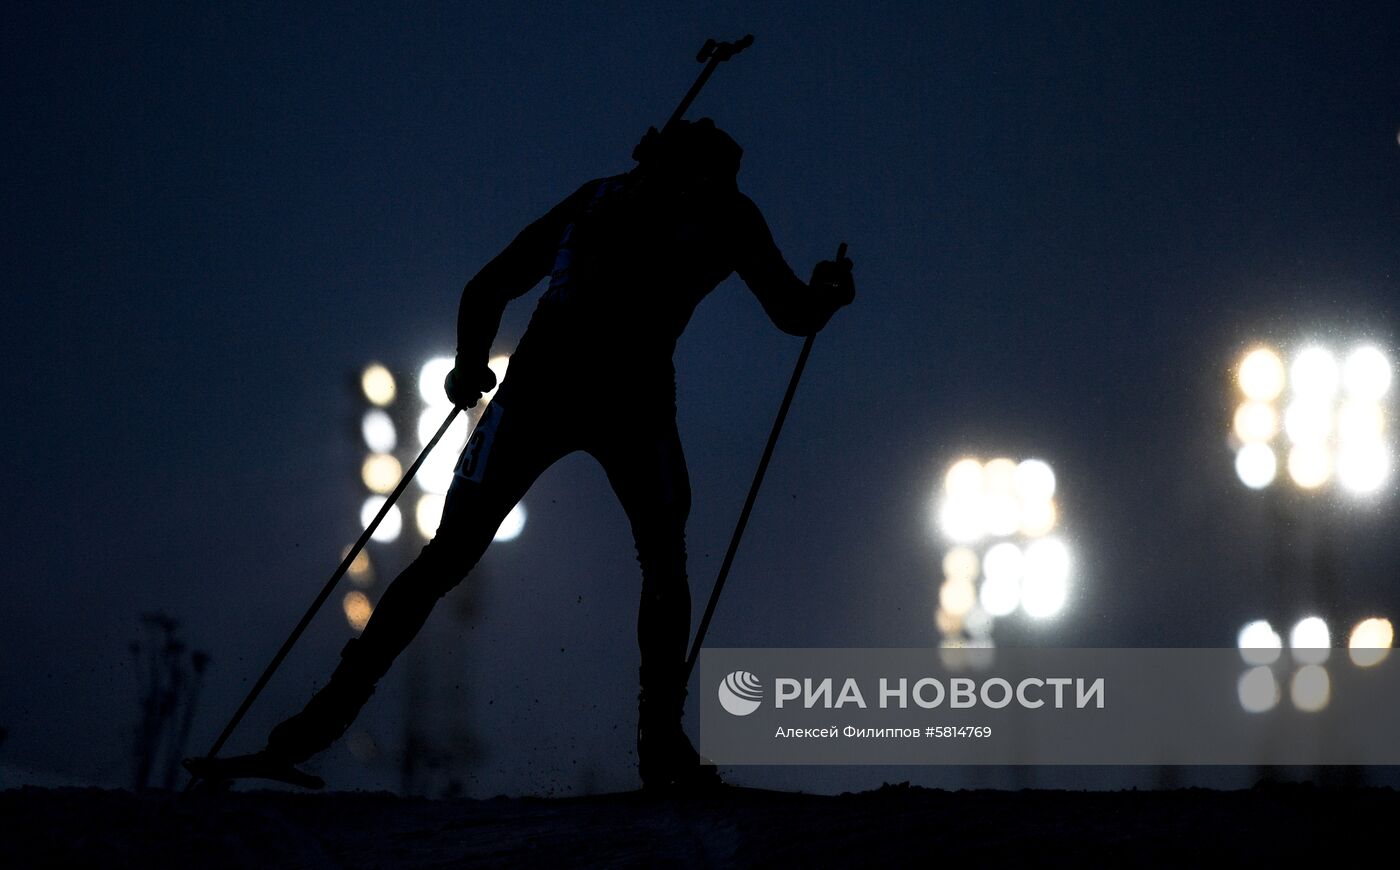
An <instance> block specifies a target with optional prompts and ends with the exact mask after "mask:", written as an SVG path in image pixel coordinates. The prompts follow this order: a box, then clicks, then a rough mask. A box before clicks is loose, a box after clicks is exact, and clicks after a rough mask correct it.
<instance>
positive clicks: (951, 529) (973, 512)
mask: <svg viewBox="0 0 1400 870" xmlns="http://www.w3.org/2000/svg"><path fill="white" fill-rule="evenodd" d="M977 507H978V503H977V502H976V501H973V502H972V503H971V504H969V503H967V502H964V501H960V500H958V499H953V498H949V499H947V500H946V501H944V502H943V506H942V507H941V508H939V511H938V525H939V528H940V529H942V531H943V535H944V536H945V537H946V538H948V540H950V541H955V542H957V543H961V544H970V543H972V542H973V541H976V540H977V539H978V538H981V537H982V534H983V530H982V516H981V511H980V510H978V509H977Z"/></svg>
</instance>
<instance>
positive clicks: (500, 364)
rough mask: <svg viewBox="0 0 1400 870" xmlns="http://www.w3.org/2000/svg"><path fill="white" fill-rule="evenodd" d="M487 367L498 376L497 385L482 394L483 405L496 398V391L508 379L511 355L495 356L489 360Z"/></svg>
mask: <svg viewBox="0 0 1400 870" xmlns="http://www.w3.org/2000/svg"><path fill="white" fill-rule="evenodd" d="M486 367H487V368H488V369H490V370H491V374H493V375H495V376H496V386H494V387H492V388H491V389H489V390H487V391H486V392H484V393H482V394H481V402H482V404H483V405H484V404H486V403H487V402H489V401H491V400H492V399H494V398H496V391H497V390H499V389H500V388H501V384H502V383H503V382H504V381H505V379H506V369H508V368H510V357H509V356H508V355H506V354H498V355H497V356H493V357H491V359H490V360H488V361H487V363H486Z"/></svg>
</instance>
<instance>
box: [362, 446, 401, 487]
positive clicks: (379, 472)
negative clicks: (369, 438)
mask: <svg viewBox="0 0 1400 870" xmlns="http://www.w3.org/2000/svg"><path fill="white" fill-rule="evenodd" d="M401 477H403V466H402V465H400V464H399V460H398V459H396V458H395V457H394V456H393V454H390V453H371V454H370V455H369V456H366V457H365V461H364V464H363V465H361V466H360V480H362V481H363V482H364V484H365V489H367V490H369V491H370V492H373V493H376V494H378V495H388V494H389V493H391V492H393V491H394V487H396V486H398V485H399V479H400V478H401Z"/></svg>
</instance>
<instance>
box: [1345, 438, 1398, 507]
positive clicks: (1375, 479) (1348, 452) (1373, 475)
mask: <svg viewBox="0 0 1400 870" xmlns="http://www.w3.org/2000/svg"><path fill="white" fill-rule="evenodd" d="M1389 477H1390V451H1388V450H1387V449H1386V447H1385V445H1384V444H1381V443H1369V444H1368V443H1353V444H1344V445H1343V446H1342V449H1341V451H1340V452H1339V453H1338V454H1337V482H1338V483H1340V484H1341V485H1342V488H1343V489H1345V490H1346V491H1347V492H1349V493H1351V494H1353V495H1369V494H1371V493H1373V492H1375V491H1376V490H1378V489H1380V488H1381V487H1382V486H1383V485H1385V482H1386V480H1387V479H1388V478H1389Z"/></svg>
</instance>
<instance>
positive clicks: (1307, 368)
mask: <svg viewBox="0 0 1400 870" xmlns="http://www.w3.org/2000/svg"><path fill="white" fill-rule="evenodd" d="M1289 374H1290V376H1291V378H1292V381H1293V392H1294V394H1295V395H1298V396H1302V397H1310V398H1316V399H1330V398H1332V397H1333V396H1334V395H1336V393H1337V381H1338V379H1339V374H1338V371H1337V358H1336V357H1334V356H1332V352H1331V351H1329V350H1327V348H1325V347H1320V346H1318V345H1311V346H1309V347H1305V348H1303V349H1302V350H1301V351H1299V352H1298V355H1297V356H1296V357H1294V358H1293V367H1292V371H1290V372H1289Z"/></svg>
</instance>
